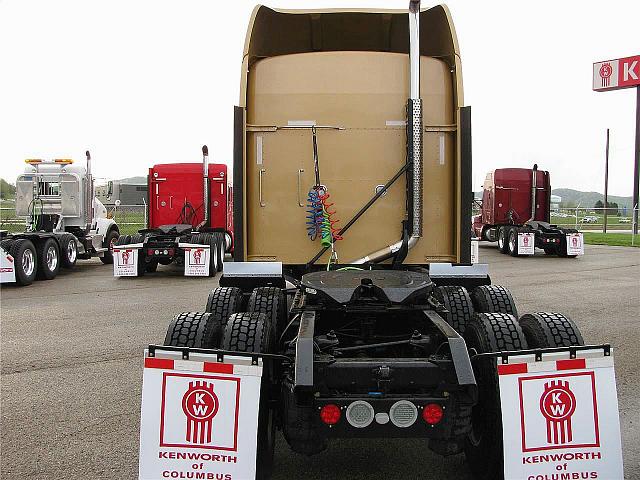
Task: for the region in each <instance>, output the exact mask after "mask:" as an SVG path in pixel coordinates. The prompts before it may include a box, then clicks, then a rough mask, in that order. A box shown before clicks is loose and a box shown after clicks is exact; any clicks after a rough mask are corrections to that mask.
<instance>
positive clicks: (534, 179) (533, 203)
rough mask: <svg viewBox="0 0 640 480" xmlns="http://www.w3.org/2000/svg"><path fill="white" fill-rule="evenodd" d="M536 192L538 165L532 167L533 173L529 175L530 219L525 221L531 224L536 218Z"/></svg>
mask: <svg viewBox="0 0 640 480" xmlns="http://www.w3.org/2000/svg"><path fill="white" fill-rule="evenodd" d="M537 190H538V164H537V163H535V164H534V165H533V173H532V174H531V218H530V219H529V220H527V223H528V222H532V221H533V220H534V219H535V218H536V200H537V199H536V197H537V193H538V192H537Z"/></svg>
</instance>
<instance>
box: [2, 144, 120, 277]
mask: <svg viewBox="0 0 640 480" xmlns="http://www.w3.org/2000/svg"><path fill="white" fill-rule="evenodd" d="M86 156H87V163H86V166H83V165H75V164H74V163H73V160H70V159H55V160H49V161H45V160H40V159H28V160H25V162H26V164H27V165H26V167H25V171H24V173H23V174H22V175H20V176H19V177H18V179H17V181H16V215H17V216H20V217H25V219H26V225H25V230H24V232H20V233H7V232H5V231H2V232H0V282H2V283H5V282H15V283H17V284H18V285H29V284H31V283H32V282H33V281H34V280H35V279H36V278H38V279H42V280H51V279H52V278H55V276H56V275H57V274H58V271H59V269H60V267H63V268H73V266H74V265H75V263H76V260H77V259H89V258H92V257H95V256H98V257H100V260H102V263H105V264H110V263H113V254H112V248H113V245H114V244H115V242H116V241H117V239H118V237H119V236H120V231H119V229H118V225H117V224H116V222H115V221H114V220H113V219H111V218H107V209H106V208H105V207H104V205H103V204H102V203H101V202H100V201H99V200H98V199H97V198H95V190H94V184H93V176H92V174H91V155H90V153H89V152H88V151H87V152H86Z"/></svg>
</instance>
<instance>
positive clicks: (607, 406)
mask: <svg viewBox="0 0 640 480" xmlns="http://www.w3.org/2000/svg"><path fill="white" fill-rule="evenodd" d="M543 360H544V361H535V358H534V356H533V355H526V356H513V357H508V361H509V363H508V364H503V363H502V359H501V358H498V374H499V377H500V398H501V405H502V425H503V439H504V441H503V444H504V478H505V480H515V479H518V480H520V479H545V480H546V479H549V480H551V479H554V480H556V479H557V480H563V479H566V480H572V479H574V478H575V479H582V478H588V479H593V478H600V479H622V478H624V475H623V473H622V447H621V441H620V419H619V417H618V398H617V395H616V382H615V374H614V369H613V357H612V356H604V354H603V350H602V349H599V350H596V349H594V350H584V351H578V352H577V358H573V359H572V358H569V353H568V352H562V353H558V352H556V353H549V354H544V359H543Z"/></svg>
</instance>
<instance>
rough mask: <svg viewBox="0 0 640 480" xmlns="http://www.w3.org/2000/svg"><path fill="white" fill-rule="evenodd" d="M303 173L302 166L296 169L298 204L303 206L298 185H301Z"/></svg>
mask: <svg viewBox="0 0 640 480" xmlns="http://www.w3.org/2000/svg"><path fill="white" fill-rule="evenodd" d="M303 173H304V168H300V169H298V206H299V207H304V203H302V198H301V196H300V187H301V185H302V174H303Z"/></svg>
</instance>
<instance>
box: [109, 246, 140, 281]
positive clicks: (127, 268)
mask: <svg viewBox="0 0 640 480" xmlns="http://www.w3.org/2000/svg"><path fill="white" fill-rule="evenodd" d="M138 248H139V246H137V245H123V246H122V247H113V275H114V276H115V277H137V276H138Z"/></svg>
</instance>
